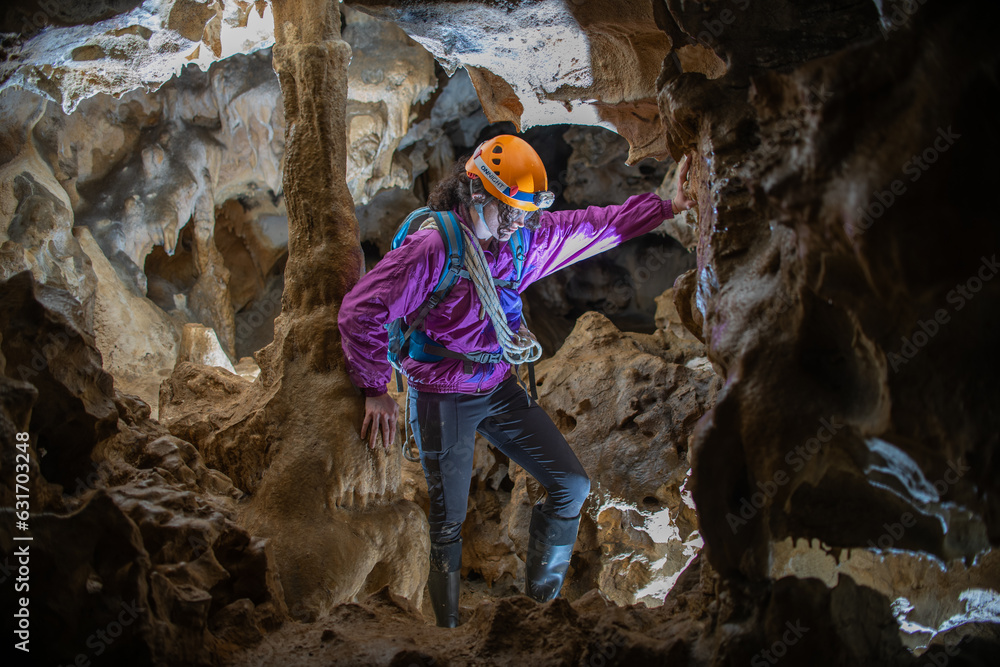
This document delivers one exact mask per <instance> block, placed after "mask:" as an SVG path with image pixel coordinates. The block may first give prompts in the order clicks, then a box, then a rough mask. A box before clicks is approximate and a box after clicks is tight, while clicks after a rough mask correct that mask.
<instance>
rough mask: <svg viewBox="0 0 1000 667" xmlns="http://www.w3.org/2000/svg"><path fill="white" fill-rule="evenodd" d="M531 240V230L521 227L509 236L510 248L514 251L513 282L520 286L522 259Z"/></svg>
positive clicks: (522, 275)
mask: <svg viewBox="0 0 1000 667" xmlns="http://www.w3.org/2000/svg"><path fill="white" fill-rule="evenodd" d="M530 242H531V232H529V231H528V230H527V229H525V228H524V227H521V228H520V229H518V230H517V231H516V232H514V233H513V234H512V235H511V237H510V249H511V252H513V253H514V282H515V283H517V285H518V286H519V287H520V285H521V278H523V277H524V260H525V259H526V258H527V256H528V245H529V243H530Z"/></svg>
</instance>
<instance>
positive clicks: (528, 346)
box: [462, 227, 542, 366]
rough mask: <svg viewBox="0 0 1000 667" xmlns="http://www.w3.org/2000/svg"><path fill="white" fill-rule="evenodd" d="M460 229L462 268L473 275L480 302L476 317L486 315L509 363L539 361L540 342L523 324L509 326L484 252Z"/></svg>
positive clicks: (477, 240) (464, 229)
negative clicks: (514, 327) (463, 247)
mask: <svg viewBox="0 0 1000 667" xmlns="http://www.w3.org/2000/svg"><path fill="white" fill-rule="evenodd" d="M462 231H463V232H464V233H465V236H466V243H465V268H466V270H467V271H468V272H469V276H470V277H471V278H472V284H473V285H475V286H476V292H477V293H478V294H479V300H480V302H481V303H482V309H481V310H480V311H479V319H480V320H482V319H483V317H484V316H489V318H490V322H492V323H493V329H494V330H495V331H496V333H497V340H498V341H499V342H500V347H501V349H502V350H503V358H504V359H506V360H507V361H508V362H510V363H511V364H513V365H515V366H517V365H519V364H525V363H533V362H535V361H538V359H539V358H541V356H542V346H541V344H539V342H538V340H537V339H535V335H534V334H532V333H531V332H530V331H528V329H527V327H525V326H524V325H523V324H522V325H521V329H520V331H518V332H517V333H515V332H514V331H512V330H511V328H510V326H508V324H507V313H505V312H504V309H503V307H502V306H501V305H500V297H498V296H497V291H496V287H494V285H493V276H492V275H491V274H490V270H489V265H488V264H487V263H486V256H485V255H484V254H483V248H482V246H481V245H480V244H479V239H477V238H476V237H475V235H474V234H473V233H472V231H471V230H469V229H467V228H465V227H463V228H462Z"/></svg>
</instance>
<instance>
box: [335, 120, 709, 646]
mask: <svg viewBox="0 0 1000 667" xmlns="http://www.w3.org/2000/svg"><path fill="white" fill-rule="evenodd" d="M688 166H689V161H688V160H687V159H685V161H684V163H683V164H682V165H681V173H680V179H679V184H681V185H682V184H683V183H684V181H685V178H686V175H687V169H688ZM681 185H679V186H678V191H677V196H676V197H675V199H674V200H673V201H669V200H668V201H663V200H661V199H660V198H659V197H657V196H656V195H655V194H651V193H650V194H644V195H636V196H633V197H630V198H629V199H628V200H627V201H626V202H625V203H624V204H621V205H619V206H608V207H590V208H587V209H581V210H577V211H558V212H547V211H546V212H544V213H543V212H542V210H541V209H543V208H547V207H548V206H550V205H551V203H552V201H553V199H554V196H553V195H552V193H550V192H548V191H547V187H548V186H547V178H546V174H545V167H544V165H543V164H542V161H541V158H539V157H538V154H537V153H536V152H535V151H534V149H533V148H531V146H530V145H528V143H527V142H525V141H524V140H522V139H520V138H518V137H514V136H511V135H501V136H498V137H495V138H493V139H490V140H488V141H486V142H484V143H483V144H481V145H480V146H479V147H478V148H477V149H476V151H475V152H474V153H473V156H472V157H470V158H469V159H468V161H466V162H465V163H464V164H462V163H461V162H459V163H457V164H456V166H455V169H454V171H453V173H452V175H451V176H450V177H449V178H447V179H446V180H444V181H442V182H441V183H439V184H438V185H437V186H436V187H435V189H434V191H433V192H432V193H431V196H430V198H429V200H428V206H429V207H430V208H431V209H432V210H434V211H447V212H450V213H451V214H453V215H454V216H455V218H457V220H458V222H459V223H460V225H461V228H460V229H461V230H462V232H463V233H464V234H465V238H466V241H467V243H466V249H465V253H466V254H465V257H466V258H468V264H467V265H470V264H475V263H476V262H477V261H479V260H477V259H476V258H477V257H478V258H479V259H480V260H485V267H486V268H488V270H489V273H490V274H491V277H492V278H493V280H494V282H497V283H498V284H497V285H493V284H490V285H484V283H483V279H482V278H481V277H480V282H479V285H478V286H477V285H476V284H475V281H474V280H472V279H471V278H463V279H459V280H458V281H457V282H456V283H455V285H454V286H453V288H452V289H451V291H450V292H449V293H448V295H447V297H446V298H445V299H444V300H443V301H442V302H441V303H440V304H438V305H436V306H435V307H433V308H431V309H430V310H428V311H427V312H426V315H425V317H424V319H423V320H422V322H419V321H418V322H417V326H416V329H417V330H418V331H419V335H420V336H421V340H422V341H423V343H422V344H421V346H420V347H421V350H420V353H419V354H416V353H413V352H412V351H411V352H410V355H409V356H405V357H404V358H403V359H402V362H401V366H402V370H403V372H404V373H405V375H406V377H407V380H408V384H409V395H408V397H407V400H408V409H409V414H410V425H411V427H412V429H413V433H414V436H415V439H416V442H417V445H418V446H419V448H420V461H421V464H422V466H423V469H424V475H425V477H426V479H427V489H428V492H429V495H430V516H429V517H428V522H429V524H430V535H431V568H430V575H429V576H428V581H427V584H428V590H429V593H430V596H431V602H432V606H433V607H434V614H435V616H436V619H437V624H438V625H439V626H442V627H455V626H457V625H458V593H459V584H460V580H459V570H460V568H461V562H462V541H461V530H462V522H463V521H464V520H465V513H466V506H467V504H468V495H469V484H470V481H471V477H472V455H473V447H474V443H475V434H476V431H478V432H480V433H482V434H483V436H485V437H486V439H487V440H489V442H490V443H491V444H492V445H493V446H494V447H496V448H497V449H498V450H500V451H501V452H502V453H503V454H505V455H506V456H507V457H508V458H510V459H511V460H512V461H514V462H515V463H517V464H518V465H520V466H521V467H522V468H524V469H525V470H526V471H527V472H528V473H529V474H530V475H532V476H533V477H534V478H535V479H536V480H538V482H539V483H540V484H541V485H542V487H543V488H544V489H545V491H546V499H545V502H544V503H542V504H540V505H536V506H535V507H534V508H533V510H532V515H531V522H530V526H529V541H528V553H527V560H526V565H525V582H526V583H525V588H526V589H527V590H526V593H527V594H528V595H529V596H530V597H532V598H534V599H535V600H538V601H545V600H550V599H552V598H554V597H555V596H556V595H558V593H559V590H560V588H561V587H562V583H563V578H564V577H565V575H566V569H567V568H568V566H569V561H570V557H571V556H572V552H573V544H574V543H575V541H576V533H577V528H578V526H579V523H580V508H581V507H582V506H583V503H584V501H585V500H586V498H587V494H588V493H589V491H590V480H589V478H588V477H587V473H586V471H584V469H583V466H581V465H580V462H579V460H578V459H577V457H576V455H575V454H574V453H573V451H572V450H571V449H570V447H569V445H568V444H567V443H566V439H565V438H564V437H563V436H562V434H561V433H560V432H559V430H558V429H557V428H556V426H555V424H553V422H552V420H551V419H550V418H549V416H548V415H547V414H546V413H545V411H544V410H543V409H542V408H541V407H540V406H539V405H538V404H537V403H536V402H535V401H534V400H532V399H531V398H530V397H529V396H527V395H526V393H525V391H524V390H523V389H521V387H520V386H519V385H518V384H517V377H516V374H515V373H514V372H513V371H512V370H511V367H512V364H511V361H514V362H517V361H520V360H524V358H525V356H524V354H525V351H526V350H528V349H529V348H531V347H532V341H533V337H532V336H531V335H530V332H527V330H526V329H524V328H523V323H522V322H521V302H520V294H521V293H522V292H523V291H524V289H525V288H526V287H527V286H528V285H530V284H531V283H532V282H534V281H536V280H539V279H541V278H543V277H545V276H547V275H549V274H550V273H553V272H554V271H558V270H559V269H561V268H563V267H565V266H569V265H570V264H572V263H574V262H578V261H580V260H582V259H586V258H587V257H591V256H593V255H596V254H597V253H599V252H602V251H604V250H608V249H610V248H613V247H615V246H617V245H619V244H620V243H622V242H624V241H627V240H628V239H631V238H633V237H636V236H639V235H640V234H644V233H645V232H648V231H650V230H652V229H653V228H655V227H657V226H658V225H659V224H660V223H661V222H663V221H664V220H665V219H668V218H672V217H673V215H674V211H676V210H687V209H689V208H691V206H692V205H693V202H692V201H691V200H690V199H688V198H687V196H686V195H685V194H684V192H683V188H682V187H681ZM522 227H523V228H525V229H526V230H528V232H527V234H523V233H521V236H520V240H524V241H525V242H524V243H519V244H517V248H518V249H519V251H523V264H520V263H519V266H522V267H523V268H522V269H521V271H522V275H521V276H520V280H519V281H518V280H516V278H517V276H515V273H516V271H515V258H514V250H513V245H514V244H511V243H509V240H510V238H511V236H512V235H513V234H515V233H519V232H518V230H520V229H521V228H522ZM479 249H481V253H480V252H479ZM447 255H448V252H447V249H446V246H445V242H444V240H443V239H442V236H441V234H439V232H438V231H437V230H436V229H421V230H420V231H417V232H414V233H412V234H410V235H409V236H408V237H407V238H406V240H405V241H404V242H403V243H402V245H401V246H400V247H399V248H397V249H395V250H392V251H390V252H389V253H387V254H386V256H385V258H384V259H382V261H380V262H379V263H378V265H377V266H376V267H375V268H374V269H372V270H371V271H370V272H369V273H368V274H367V275H365V276H364V277H363V278H362V279H361V281H360V282H358V284H357V285H356V286H355V287H354V289H352V290H351V291H350V293H348V295H347V296H346V297H345V298H344V302H343V304H342V306H341V309H340V314H339V326H340V332H341V335H342V338H343V347H344V354H345V356H346V359H347V366H348V371H349V373H350V376H351V379H352V381H353V382H354V384H355V385H356V386H358V387H359V388H360V389H361V390H362V391H363V392H364V394H365V396H366V397H367V398H366V400H365V419H364V423H363V424H362V429H361V435H362V437H363V438H364V437H368V438H369V446H370V447H372V448H374V447H375V440H376V433H379V432H380V433H381V435H382V442H383V444H384V445H385V446H386V447H387V448H388V447H389V446H391V445H392V443H393V441H394V439H395V433H396V420H397V412H398V409H397V406H396V403H395V401H394V400H393V399H392V397H390V396H389V395H388V394H387V393H386V385H387V383H388V381H389V378H390V375H391V370H392V369H391V367H390V364H389V362H388V361H387V359H386V353H387V349H388V333H387V331H386V325H388V324H389V323H391V322H393V321H394V320H396V319H397V318H404V319H405V321H406V322H407V324H412V323H413V322H414V319H415V318H416V317H417V313H418V311H421V310H426V309H421V306H422V305H424V304H425V302H426V301H427V299H428V297H429V296H430V295H431V294H432V293H433V292H434V291H435V288H436V286H437V284H438V281H439V278H440V277H441V275H442V273H443V272H444V271H445V268H446V265H447V262H448V257H447ZM519 259H520V258H519ZM481 275H482V272H481V273H480V276H481ZM488 279H489V278H487V279H486V280H488ZM491 289H492V290H494V291H495V294H492V295H491V294H490V293H489V292H490V290H491ZM494 296H495V297H496V299H494ZM489 302H495V303H499V304H501V307H502V316H500V317H497V316H496V313H495V311H491V312H493V314H492V315H491V316H490V317H485V316H483V315H482V314H481V310H482V309H483V308H484V306H483V304H487V303H489ZM498 332H499V334H498ZM512 332H517V333H516V334H514V333H512ZM428 350H430V351H431V352H432V354H430V355H428V354H427V351H428ZM484 353H485V356H484ZM491 355H492V356H491ZM532 356H537V350H536V351H535V355H532ZM528 358H530V356H529V357H528Z"/></svg>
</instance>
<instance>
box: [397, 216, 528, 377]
mask: <svg viewBox="0 0 1000 667" xmlns="http://www.w3.org/2000/svg"><path fill="white" fill-rule="evenodd" d="M428 216H430V217H431V219H432V221H433V222H434V226H435V228H436V229H437V230H438V233H439V234H441V239H442V240H443V241H444V247H445V251H446V253H447V255H448V259H447V262H446V264H445V269H444V271H443V272H442V274H441V277H440V278H439V279H438V283H437V286H436V287H435V288H434V291H433V292H432V293H431V295H430V296H429V297H428V298H427V300H426V301H424V303H423V304H421V306H420V308H418V309H417V314H416V316H415V317H414V318H413V321H412V323H411V324H409V325H407V324H406V321H405V320H404V319H403V318H402V317H400V318H398V319H396V320H393V321H392V322H390V323H389V324H387V325H386V329H387V330H388V332H389V349H388V354H387V357H388V359H389V363H390V364H392V367H393V368H394V369H395V371H396V372H395V375H396V390H397V391H403V379H402V371H403V367H402V363H403V357H404V356H409V357H410V358H412V359H416V360H417V361H440V360H442V359H443V358H445V357H451V358H458V359H463V360H464V361H465V364H466V370H467V372H470V374H471V371H469V368H470V367H471V364H472V363H497V362H498V361H501V360H502V359H503V353H502V352H479V353H473V354H468V355H461V354H456V353H453V352H450V351H448V350H445V349H444V348H442V347H440V346H439V345H437V344H436V343H435V342H434V341H433V340H432V339H431V338H430V337H429V336H427V334H425V333H424V332H423V331H421V330H420V329H419V327H420V325H421V324H423V322H424V320H425V319H426V318H427V315H428V313H430V312H431V310H433V309H434V308H435V307H436V306H437V305H438V304H439V303H441V302H442V301H444V300H445V298H447V296H448V293H449V292H451V288H452V287H454V285H455V282H456V281H457V280H458V279H459V278H466V279H468V278H469V273H468V272H467V271H466V270H465V254H464V252H465V247H464V244H465V235H464V234H463V233H462V230H461V228H460V225H461V223H460V222H459V221H458V220H457V219H456V218H455V215H454V214H453V213H452V212H451V211H432V210H430V209H429V208H427V207H423V208H418V209H417V210H415V211H413V212H412V213H410V214H409V215H408V216H406V219H405V220H403V223H402V224H401V225H400V226H399V229H397V230H396V234H395V235H394V236H393V237H392V244H391V246H392V249H393V250H395V249H396V248H398V247H399V246H400V245H402V243H403V241H404V240H406V237H407V236H409V235H410V234H412V233H413V232H415V231H417V230H418V229H420V226H421V224H422V223H423V221H424V220H425V219H426V218H427V217H428ZM530 239H531V235H530V233H529V232H528V230H526V229H524V228H523V227H522V228H520V229H518V230H517V231H516V232H515V233H514V234H512V235H511V237H510V244H511V250H512V251H513V253H514V275H513V278H512V279H511V280H501V279H498V278H494V279H493V284H494V285H496V286H497V287H504V288H507V289H509V290H511V292H510V294H511V295H512V296H508V297H507V298H506V299H505V301H506V302H508V303H511V305H512V306H514V305H517V304H519V303H520V297H518V296H517V292H516V290H517V288H518V287H520V285H521V280H522V279H523V277H524V260H525V258H526V257H527V254H528V244H529V242H530ZM515 300H516V302H517V304H515V303H514V301H515ZM505 305H506V303H505ZM533 371H534V369H533V368H529V372H530V374H531V375H532V376H534V372H533Z"/></svg>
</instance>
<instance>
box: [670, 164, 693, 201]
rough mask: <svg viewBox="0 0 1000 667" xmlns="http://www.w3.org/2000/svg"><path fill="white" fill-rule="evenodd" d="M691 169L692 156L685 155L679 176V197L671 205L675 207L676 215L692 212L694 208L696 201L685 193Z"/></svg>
mask: <svg viewBox="0 0 1000 667" xmlns="http://www.w3.org/2000/svg"><path fill="white" fill-rule="evenodd" d="M690 168H691V156H690V155H685V156H684V159H683V160H682V161H681V164H680V174H679V175H678V176H677V195H676V196H675V197H674V198H673V200H672V201H671V202H670V205H671V206H673V209H674V213H680V212H681V211H687V210H690V209H691V208H692V207H693V206H694V200H693V199H691V198H690V197H688V196H687V193H686V192H684V186H685V184H687V175H688V169H690Z"/></svg>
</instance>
